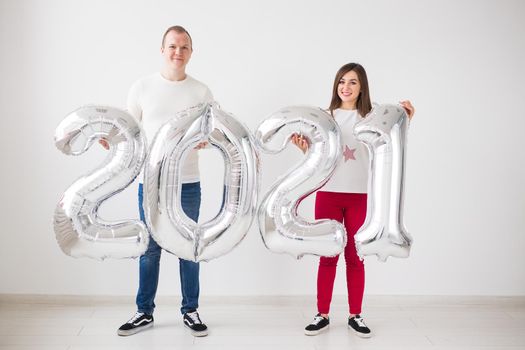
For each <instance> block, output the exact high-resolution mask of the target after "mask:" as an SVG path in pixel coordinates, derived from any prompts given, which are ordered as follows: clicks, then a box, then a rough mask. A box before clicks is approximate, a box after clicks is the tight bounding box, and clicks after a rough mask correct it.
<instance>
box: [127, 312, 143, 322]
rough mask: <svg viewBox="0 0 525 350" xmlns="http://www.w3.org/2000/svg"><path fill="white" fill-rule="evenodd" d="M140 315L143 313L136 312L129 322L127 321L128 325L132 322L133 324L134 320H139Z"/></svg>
mask: <svg viewBox="0 0 525 350" xmlns="http://www.w3.org/2000/svg"><path fill="white" fill-rule="evenodd" d="M142 315H144V313H142V312H138V311H137V312H136V313H135V315H134V316H133V317H132V318H130V320H129V321H128V323H133V322H135V321H136V320H138V319H139V318H141V317H142Z"/></svg>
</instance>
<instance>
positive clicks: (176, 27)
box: [162, 26, 193, 48]
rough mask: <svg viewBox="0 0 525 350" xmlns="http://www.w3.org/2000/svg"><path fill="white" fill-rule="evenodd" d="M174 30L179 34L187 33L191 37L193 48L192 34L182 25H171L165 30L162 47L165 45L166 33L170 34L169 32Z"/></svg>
mask: <svg viewBox="0 0 525 350" xmlns="http://www.w3.org/2000/svg"><path fill="white" fill-rule="evenodd" d="M171 31H174V32H176V33H179V34H187V35H188V38H190V45H191V47H192V48H193V40H191V35H190V33H188V31H187V30H186V29H185V28H184V27H182V26H171V27H169V28H168V29H166V31H165V32H164V35H163V36H162V47H164V42H165V41H166V35H168V33H169V32H171Z"/></svg>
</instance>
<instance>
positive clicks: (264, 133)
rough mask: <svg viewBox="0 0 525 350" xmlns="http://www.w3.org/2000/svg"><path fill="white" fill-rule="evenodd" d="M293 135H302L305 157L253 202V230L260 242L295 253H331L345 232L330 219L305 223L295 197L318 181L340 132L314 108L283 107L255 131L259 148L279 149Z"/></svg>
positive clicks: (334, 154) (331, 164) (334, 157)
mask: <svg viewBox="0 0 525 350" xmlns="http://www.w3.org/2000/svg"><path fill="white" fill-rule="evenodd" d="M293 134H300V135H302V136H303V137H305V138H306V139H307V140H308V143H309V145H310V146H309V148H308V151H307V153H306V157H305V158H304V160H303V161H302V163H301V164H299V165H298V166H297V167H295V168H293V169H291V170H290V171H289V172H288V173H286V174H285V175H283V176H282V177H280V178H279V179H278V180H277V182H276V183H274V184H273V185H272V187H271V188H270V190H269V191H268V193H267V194H266V196H265V197H264V199H263V201H262V202H261V204H260V206H259V212H258V220H259V230H260V233H261V237H262V239H263V242H264V244H265V246H266V247H267V248H268V249H269V250H271V251H273V252H276V253H287V254H290V255H292V256H293V257H295V258H301V257H302V256H303V255H304V254H313V255H320V256H333V255H337V254H340V253H341V252H342V251H343V249H344V247H345V245H346V231H345V228H344V226H343V225H342V224H340V223H339V222H337V221H334V220H317V221H316V222H313V223H311V222H307V221H306V220H305V219H303V218H301V217H300V216H299V215H298V214H297V207H298V205H299V203H300V202H301V200H302V199H303V198H305V197H307V196H308V195H310V194H311V193H312V192H314V191H315V190H317V189H318V188H320V187H321V186H323V185H324V184H325V183H326V182H327V181H328V179H329V178H330V176H331V175H332V174H333V172H334V170H335V167H336V165H337V163H338V162H339V160H340V159H341V155H342V149H341V148H342V147H341V145H342V143H341V131H340V130H339V127H338V126H337V123H336V122H335V120H334V118H332V117H331V116H330V115H329V114H328V113H326V112H324V111H323V110H321V109H319V108H315V107H306V106H299V107H286V108H282V109H280V110H278V111H277V112H275V113H273V114H271V115H270V116H269V117H268V118H267V119H266V120H264V121H263V122H262V123H261V125H260V126H259V128H258V129H257V132H256V135H255V137H256V141H257V142H258V144H259V147H260V148H261V149H263V150H264V151H265V152H268V153H278V152H281V151H282V150H283V149H284V148H285V147H286V145H287V144H288V142H289V140H290V137H291V136H292V135H293Z"/></svg>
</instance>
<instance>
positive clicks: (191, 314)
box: [186, 311, 202, 324]
mask: <svg viewBox="0 0 525 350" xmlns="http://www.w3.org/2000/svg"><path fill="white" fill-rule="evenodd" d="M186 315H188V317H189V318H191V320H192V321H193V323H198V324H201V323H202V321H201V320H200V318H199V314H198V313H197V311H195V312H189V313H187V314H186Z"/></svg>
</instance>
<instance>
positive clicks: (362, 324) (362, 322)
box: [354, 317, 366, 328]
mask: <svg viewBox="0 0 525 350" xmlns="http://www.w3.org/2000/svg"><path fill="white" fill-rule="evenodd" d="M354 320H355V322H356V323H357V325H358V326H359V327H364V328H366V324H365V321H364V320H363V319H362V318H361V317H354Z"/></svg>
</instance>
